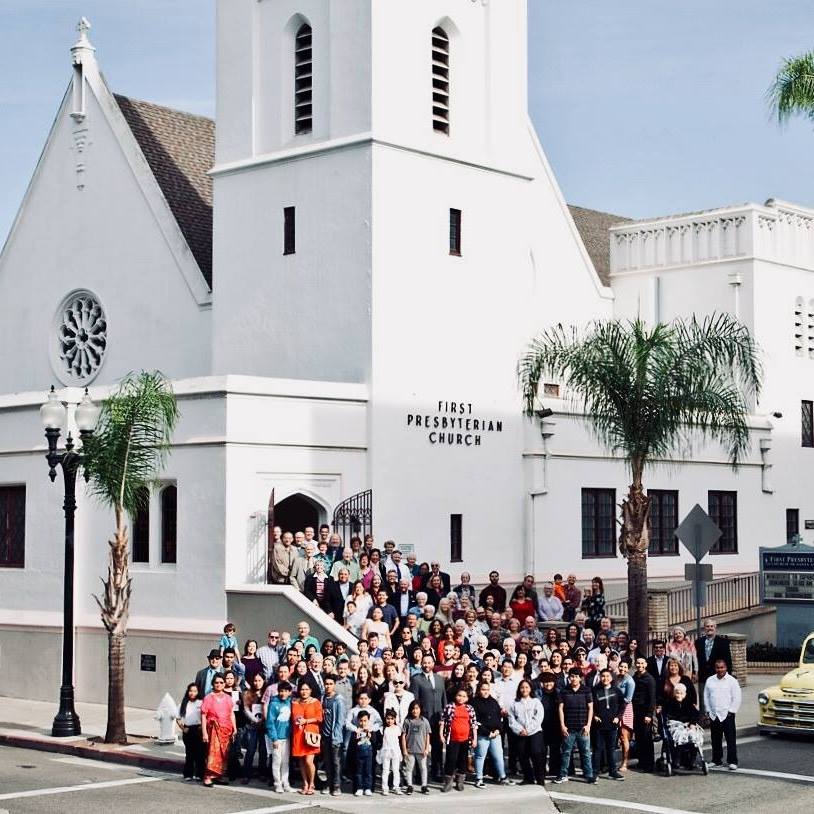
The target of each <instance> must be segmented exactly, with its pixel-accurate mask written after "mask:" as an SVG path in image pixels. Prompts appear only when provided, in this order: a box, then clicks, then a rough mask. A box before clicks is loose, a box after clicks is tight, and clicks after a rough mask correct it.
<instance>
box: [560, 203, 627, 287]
mask: <svg viewBox="0 0 814 814" xmlns="http://www.w3.org/2000/svg"><path fill="white" fill-rule="evenodd" d="M568 209H569V210H570V211H571V217H572V218H573V219H574V223H575V224H576V227H577V231H578V232H579V234H580V237H581V238H582V242H583V243H584V244H585V248H586V249H587V251H588V255H589V256H590V258H591V261H592V262H593V264H594V268H595V269H596V273H597V274H598V275H599V279H600V280H601V281H602V285H607V286H609V285H610V234H609V232H608V230H609V229H610V227H611V226H616V225H618V224H620V223H630V218H623V217H622V216H621V215H611V214H610V213H609V212H599V211H597V210H596V209H585V208H584V207H582V206H571V204H568Z"/></svg>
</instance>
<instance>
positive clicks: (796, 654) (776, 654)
mask: <svg viewBox="0 0 814 814" xmlns="http://www.w3.org/2000/svg"><path fill="white" fill-rule="evenodd" d="M799 660H800V648H799V647H775V646H774V645H773V644H770V643H769V642H754V643H753V644H750V645H747V647H746V661H773V662H782V661H793V662H795V663H796V662H797V661H799Z"/></svg>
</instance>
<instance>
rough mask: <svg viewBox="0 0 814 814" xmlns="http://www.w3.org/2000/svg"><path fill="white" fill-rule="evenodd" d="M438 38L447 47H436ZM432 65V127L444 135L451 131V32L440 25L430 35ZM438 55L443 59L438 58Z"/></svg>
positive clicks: (434, 130)
mask: <svg viewBox="0 0 814 814" xmlns="http://www.w3.org/2000/svg"><path fill="white" fill-rule="evenodd" d="M436 40H439V42H442V43H443V44H444V46H445V47H436ZM430 44H431V49H430V57H431V59H430V66H431V71H432V129H433V132H435V133H438V134H439V135H442V136H449V131H450V115H449V113H450V62H451V50H452V49H451V47H450V46H451V43H450V37H449V34H448V33H447V32H446V31H445V30H444V28H442V27H441V26H440V25H439V26H435V28H433V29H432V33H431V35H430ZM436 55H439V56H441V57H442V58H441V59H436Z"/></svg>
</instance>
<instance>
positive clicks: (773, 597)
mask: <svg viewBox="0 0 814 814" xmlns="http://www.w3.org/2000/svg"><path fill="white" fill-rule="evenodd" d="M760 597H761V602H764V603H767V604H769V605H774V604H777V603H778V602H814V547H812V546H808V545H803V544H802V543H798V544H794V543H789V544H788V545H784V546H780V547H779V548H761V549H760Z"/></svg>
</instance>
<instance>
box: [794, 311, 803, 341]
mask: <svg viewBox="0 0 814 814" xmlns="http://www.w3.org/2000/svg"><path fill="white" fill-rule="evenodd" d="M794 352H795V353H796V354H797V355H798V356H802V355H803V298H802V297H797V299H796V300H795V301H794Z"/></svg>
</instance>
